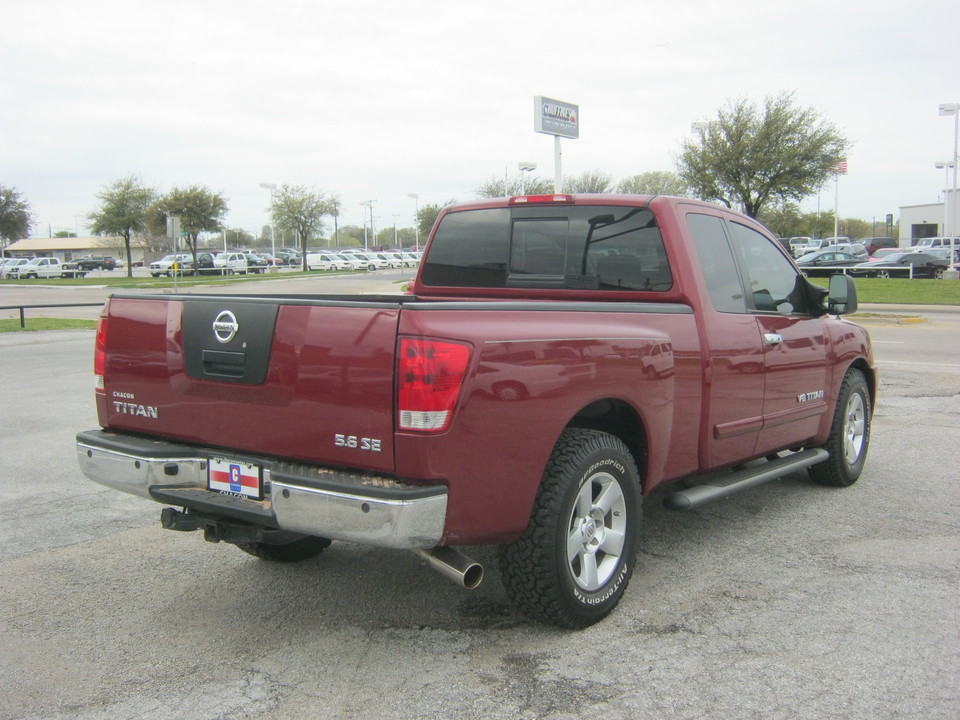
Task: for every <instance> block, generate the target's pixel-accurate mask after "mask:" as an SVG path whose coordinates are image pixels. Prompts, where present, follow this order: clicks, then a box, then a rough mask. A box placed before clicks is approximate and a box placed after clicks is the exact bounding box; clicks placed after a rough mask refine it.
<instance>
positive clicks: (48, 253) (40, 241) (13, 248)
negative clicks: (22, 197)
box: [4, 237, 144, 263]
mask: <svg viewBox="0 0 960 720" xmlns="http://www.w3.org/2000/svg"><path fill="white" fill-rule="evenodd" d="M4 252H5V254H6V255H7V256H8V257H28V258H29V257H56V258H60V260H62V261H64V262H69V261H70V260H73V259H74V258H78V257H80V256H81V255H105V256H107V257H114V258H117V260H120V261H123V262H124V263H126V262H127V258H126V257H124V255H125V254H126V253H125V252H124V248H123V238H122V237H55V238H25V239H23V240H17V241H16V242H13V243H10V245H8V246H7V248H6V249H5V251H4ZM131 252H132V254H133V261H134V263H137V262H142V261H143V254H144V251H143V249H142V248H138V247H133V248H131Z"/></svg>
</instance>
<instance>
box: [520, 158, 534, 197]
mask: <svg viewBox="0 0 960 720" xmlns="http://www.w3.org/2000/svg"><path fill="white" fill-rule="evenodd" d="M517 167H518V168H519V169H520V194H521V195H524V194H525V193H526V190H525V184H524V181H523V179H524V177H525V176H524V173H528V172H533V171H534V170H536V169H537V164H536V163H535V162H523V161H521V162H519V163H517Z"/></svg>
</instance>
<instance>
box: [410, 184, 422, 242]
mask: <svg viewBox="0 0 960 720" xmlns="http://www.w3.org/2000/svg"><path fill="white" fill-rule="evenodd" d="M407 197H408V198H412V199H413V228H414V230H415V231H416V233H417V252H420V195H419V194H417V193H407Z"/></svg>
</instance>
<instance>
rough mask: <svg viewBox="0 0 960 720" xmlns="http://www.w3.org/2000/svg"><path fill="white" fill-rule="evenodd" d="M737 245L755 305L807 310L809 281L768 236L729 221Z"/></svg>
mask: <svg viewBox="0 0 960 720" xmlns="http://www.w3.org/2000/svg"><path fill="white" fill-rule="evenodd" d="M729 227H730V231H731V234H732V238H731V239H732V240H733V245H734V248H735V249H736V251H737V253H738V254H739V256H740V264H741V267H742V268H743V270H744V272H745V273H746V276H747V280H748V282H749V283H750V293H751V296H752V298H753V306H754V309H756V310H758V311H760V312H775V313H780V314H782V315H790V314H794V313H806V312H807V311H808V307H807V306H808V302H807V294H806V281H805V280H804V279H803V277H802V276H801V275H800V274H798V273H797V271H796V269H795V268H794V267H793V265H792V264H791V263H790V261H789V260H787V258H786V257H784V255H783V253H782V252H780V250H779V249H778V248H777V246H776V245H774V244H773V243H772V242H771V241H770V240H769V239H768V238H767V237H766V236H764V235H761V234H760V233H758V232H757V231H756V230H754V229H752V228H748V227H747V226H745V225H741V224H739V223H730V224H729Z"/></svg>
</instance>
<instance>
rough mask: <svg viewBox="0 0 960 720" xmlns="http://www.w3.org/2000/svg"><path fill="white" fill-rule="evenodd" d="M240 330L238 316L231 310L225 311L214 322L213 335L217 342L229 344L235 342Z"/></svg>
mask: <svg viewBox="0 0 960 720" xmlns="http://www.w3.org/2000/svg"><path fill="white" fill-rule="evenodd" d="M239 329H240V323H238V322H237V316H236V315H234V314H233V313H232V312H230V311H229V310H224V311H223V312H221V313H220V314H219V315H217V317H216V319H215V320H214V321H213V335H214V337H216V338H217V342H221V343H224V344H226V343H228V342H230V341H231V340H233V338H234V336H236V334H237V330H239Z"/></svg>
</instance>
